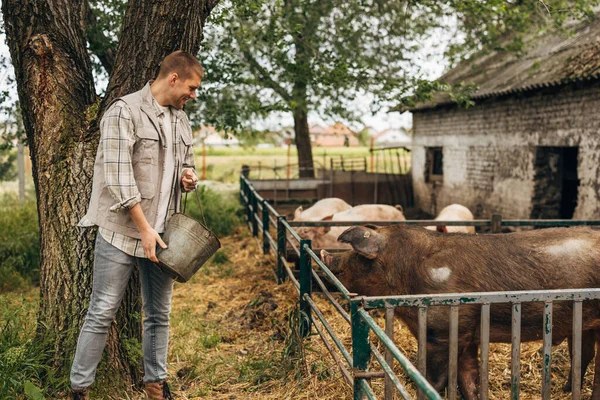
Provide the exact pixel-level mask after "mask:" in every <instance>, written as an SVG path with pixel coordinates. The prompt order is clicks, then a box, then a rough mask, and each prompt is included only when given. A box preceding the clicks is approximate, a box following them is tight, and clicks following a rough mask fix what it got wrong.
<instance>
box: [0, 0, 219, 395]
mask: <svg viewBox="0 0 600 400" xmlns="http://www.w3.org/2000/svg"><path fill="white" fill-rule="evenodd" d="M215 5H216V1H215V0H172V1H169V2H156V1H152V0H130V1H129V5H128V11H127V14H126V16H125V19H124V23H123V31H122V33H121V37H120V42H119V46H118V50H117V55H116V60H115V66H114V73H113V74H112V76H111V79H110V82H109V86H108V89H107V95H106V98H105V99H104V100H103V101H102V103H101V102H100V99H98V98H97V96H96V94H95V91H94V82H93V78H92V70H91V62H90V59H89V55H88V52H87V49H86V21H87V16H88V5H87V2H86V1H83V2H82V1H79V0H3V2H2V13H3V16H4V23H5V29H6V35H7V42H8V45H9V48H10V53H11V58H12V63H13V66H14V69H15V75H16V78H17V88H18V93H19V99H20V104H21V109H22V114H23V122H24V126H25V131H26V134H27V140H28V143H29V146H30V151H31V159H32V165H33V179H34V183H35V188H36V196H37V202H38V214H39V223H40V241H41V261H40V262H41V265H40V297H41V300H40V311H39V316H38V322H39V324H38V339H39V340H44V341H46V342H47V343H48V344H51V346H52V359H51V360H49V363H50V364H51V365H52V366H53V368H54V369H55V370H58V371H59V373H60V374H63V376H66V375H67V374H68V369H69V367H70V364H71V361H72V357H73V354H74V350H75V345H76V341H77V336H78V333H79V329H80V328H81V325H82V323H83V318H84V316H85V313H86V310H87V305H88V301H89V297H90V293H91V277H92V265H93V241H94V239H95V236H96V230H95V229H82V228H78V227H77V222H78V221H79V219H80V218H81V217H82V216H83V215H84V214H85V212H86V209H87V205H88V202H89V196H90V194H91V187H92V174H93V164H94V158H95V153H96V149H97V146H98V140H99V132H98V128H97V121H98V119H99V118H100V116H101V114H102V111H103V108H104V106H105V105H106V104H108V103H109V102H110V101H112V100H113V99H115V98H117V97H118V96H121V95H124V94H127V93H131V92H133V91H136V90H139V89H141V88H142V87H143V85H144V84H145V83H146V81H147V80H148V79H151V78H152V77H154V76H155V74H156V72H157V68H158V65H159V62H160V61H161V59H162V58H163V57H164V56H166V55H167V54H168V53H170V52H171V51H173V50H176V49H184V50H187V51H190V52H192V54H197V52H198V49H199V42H200V39H201V37H202V26H203V24H204V21H205V20H206V18H207V16H208V14H209V13H210V11H211V10H212V8H213V7H214V6H215ZM138 288H139V283H138V282H137V281H133V282H130V287H129V289H128V291H127V294H126V296H125V299H124V301H123V306H122V307H121V310H120V311H119V314H118V316H117V325H116V326H115V325H113V328H112V329H111V332H110V334H109V339H108V343H107V354H108V362H107V363H106V365H105V367H106V368H108V369H109V370H110V379H111V383H112V385H111V386H112V387H114V385H115V384H118V383H119V381H121V382H124V383H132V382H135V383H137V380H138V378H139V376H138V372H139V371H140V366H141V364H140V360H139V357H138V356H137V353H138V352H136V351H132V346H134V345H137V344H136V343H139V341H140V338H141V318H140V315H141V307H140V305H141V301H140V299H139V289H138ZM117 326H118V330H117V328H116V327H117ZM117 332H118V333H117ZM107 377H108V376H107ZM54 389H55V390H56V389H59V388H54Z"/></svg>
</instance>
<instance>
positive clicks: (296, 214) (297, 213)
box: [294, 206, 303, 220]
mask: <svg viewBox="0 0 600 400" xmlns="http://www.w3.org/2000/svg"><path fill="white" fill-rule="evenodd" d="M302 211H303V208H302V206H300V207H298V208H296V211H294V219H295V220H299V219H300V218H302Z"/></svg>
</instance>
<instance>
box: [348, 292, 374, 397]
mask: <svg viewBox="0 0 600 400" xmlns="http://www.w3.org/2000/svg"><path fill="white" fill-rule="evenodd" d="M360 307H361V301H360V299H353V300H350V316H351V321H352V366H353V369H354V400H362V399H363V396H364V394H365V393H363V390H362V388H361V387H360V384H359V381H360V379H361V375H362V374H363V373H364V372H366V371H367V367H368V365H369V359H370V358H371V347H370V346H369V331H370V328H369V325H367V324H366V323H365V321H363V320H362V318H361V317H360V315H359V314H358V310H359V308H360Z"/></svg>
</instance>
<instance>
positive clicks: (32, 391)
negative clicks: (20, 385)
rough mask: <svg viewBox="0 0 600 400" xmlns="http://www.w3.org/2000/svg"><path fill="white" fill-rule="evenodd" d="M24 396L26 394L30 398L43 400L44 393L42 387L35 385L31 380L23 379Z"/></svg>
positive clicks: (31, 399)
mask: <svg viewBox="0 0 600 400" xmlns="http://www.w3.org/2000/svg"><path fill="white" fill-rule="evenodd" d="M24 388H25V396H27V398H28V399H30V400H45V399H46V398H45V397H44V394H43V393H42V389H40V388H39V387H37V386H36V385H35V384H33V383H32V382H31V381H25V385H24Z"/></svg>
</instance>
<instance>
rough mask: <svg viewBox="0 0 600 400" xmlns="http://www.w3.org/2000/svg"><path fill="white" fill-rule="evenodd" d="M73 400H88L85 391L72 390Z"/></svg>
mask: <svg viewBox="0 0 600 400" xmlns="http://www.w3.org/2000/svg"><path fill="white" fill-rule="evenodd" d="M71 393H72V394H73V400H89V397H88V393H87V389H72V391H71Z"/></svg>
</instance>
